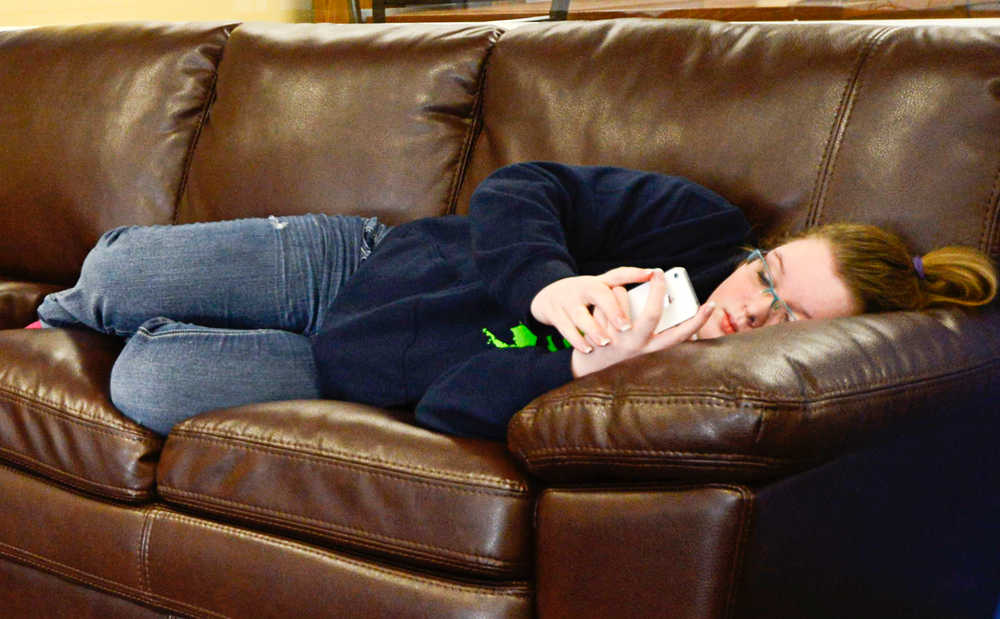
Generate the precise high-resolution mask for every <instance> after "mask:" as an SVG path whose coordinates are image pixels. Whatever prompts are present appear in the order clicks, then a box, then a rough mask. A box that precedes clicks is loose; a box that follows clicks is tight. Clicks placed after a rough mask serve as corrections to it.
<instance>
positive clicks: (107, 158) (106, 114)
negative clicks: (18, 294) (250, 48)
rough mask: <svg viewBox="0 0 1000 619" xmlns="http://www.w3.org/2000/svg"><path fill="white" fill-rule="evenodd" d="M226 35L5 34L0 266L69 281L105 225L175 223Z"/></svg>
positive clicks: (166, 28) (146, 31) (197, 31)
mask: <svg viewBox="0 0 1000 619" xmlns="http://www.w3.org/2000/svg"><path fill="white" fill-rule="evenodd" d="M229 30H230V26H223V25H219V24H178V25H156V24H145V25H139V24H128V25H110V24H102V25H89V26H77V27H47V28H37V29H26V30H14V31H6V32H0V229H2V230H3V231H4V232H3V234H4V238H3V242H0V273H3V274H4V276H6V277H12V278H21V279H24V280H28V281H38V282H49V283H55V284H59V283H61V284H71V283H72V282H73V281H75V279H76V275H77V272H78V270H79V267H80V264H81V263H82V262H83V258H84V256H85V255H86V253H87V251H88V250H89V249H90V248H91V247H92V246H93V244H94V242H96V240H97V237H98V236H99V235H100V234H101V233H102V232H104V231H105V230H107V229H108V228H112V227H115V226H118V225H123V224H158V223H170V222H171V220H172V219H173V215H174V209H175V207H176V204H177V200H178V195H179V192H180V188H181V183H182V178H183V173H184V170H185V166H186V162H187V155H188V152H189V150H190V148H191V146H192V144H193V142H194V139H195V136H196V134H197V131H198V128H199V126H200V124H201V120H202V112H203V110H204V108H205V106H206V103H207V101H208V96H209V93H210V91H211V84H212V80H213V78H214V75H215V66H216V63H217V61H218V58H219V56H220V55H221V53H222V48H223V46H224V45H225V41H226V38H227V36H228V32H229Z"/></svg>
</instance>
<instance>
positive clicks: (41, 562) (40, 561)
mask: <svg viewBox="0 0 1000 619" xmlns="http://www.w3.org/2000/svg"><path fill="white" fill-rule="evenodd" d="M5 549H7V550H5ZM0 553H2V554H4V555H6V556H8V557H10V558H11V559H13V560H14V561H19V562H23V563H28V564H30V565H34V566H35V567H38V568H40V569H42V570H45V571H47V572H53V573H56V574H60V575H62V576H63V577H65V578H69V579H70V580H73V581H76V582H82V583H85V584H93V585H96V586H98V587H102V588H103V589H104V590H106V591H111V592H113V593H115V594H119V595H120V594H125V595H128V594H129V593H131V592H134V591H135V588H134V587H130V586H128V585H126V584H123V583H119V582H117V581H114V580H110V579H107V578H104V577H103V576H98V575H97V574H91V573H90V572H85V571H83V570H80V569H77V568H75V567H73V566H71V565H67V564H65V563H63V562H61V561H58V560H56V559H53V558H50V557H43V556H41V555H39V554H36V553H33V552H31V551H29V550H25V549H23V548H18V547H16V546H11V545H10V544H6V543H4V542H0ZM138 593H139V594H140V595H139V596H138V599H140V600H143V601H146V602H147V603H148V602H150V601H153V602H154V603H168V604H176V605H179V606H182V607H186V608H188V609H192V610H195V611H198V612H199V613H202V614H204V615H207V616H212V617H224V616H223V615H220V614H218V613H214V612H212V611H210V610H208V609H205V608H201V607H199V606H196V605H194V604H190V603H188V602H181V601H180V600H174V599H171V598H165V597H162V596H159V595H156V594H151V593H146V592H144V591H141V590H140V591H138Z"/></svg>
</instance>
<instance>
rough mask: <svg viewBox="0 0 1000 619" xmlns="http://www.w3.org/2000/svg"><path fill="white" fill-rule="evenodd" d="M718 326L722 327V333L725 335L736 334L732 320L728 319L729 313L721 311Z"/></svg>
mask: <svg viewBox="0 0 1000 619" xmlns="http://www.w3.org/2000/svg"><path fill="white" fill-rule="evenodd" d="M719 326H721V327H722V332H723V333H725V334H726V335H732V334H733V333H736V327H735V326H734V325H733V319H732V318H730V317H729V312H727V311H726V310H722V320H721V321H720V322H719Z"/></svg>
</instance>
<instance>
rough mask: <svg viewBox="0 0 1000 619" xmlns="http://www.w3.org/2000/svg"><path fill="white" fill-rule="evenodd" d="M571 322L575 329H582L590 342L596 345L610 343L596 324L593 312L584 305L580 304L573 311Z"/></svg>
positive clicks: (605, 334) (606, 335)
mask: <svg viewBox="0 0 1000 619" xmlns="http://www.w3.org/2000/svg"><path fill="white" fill-rule="evenodd" d="M573 323H574V324H575V325H576V328H577V329H579V330H580V331H583V333H584V334H585V335H586V336H587V337H588V338H589V339H590V341H591V342H593V343H595V344H597V345H598V346H607V345H608V344H610V343H611V339H610V338H609V337H608V334H607V333H605V332H604V329H602V328H601V327H600V325H598V324H597V321H596V320H594V316H593V314H591V313H590V310H588V309H587V308H586V307H584V306H582V305H581V306H578V307H577V308H576V309H575V310H574V311H573Z"/></svg>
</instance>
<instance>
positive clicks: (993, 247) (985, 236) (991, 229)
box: [979, 167, 1000, 254]
mask: <svg viewBox="0 0 1000 619" xmlns="http://www.w3.org/2000/svg"><path fill="white" fill-rule="evenodd" d="M998 199H1000V167H998V168H997V171H996V173H995V174H994V175H993V187H992V188H991V190H990V194H989V195H988V196H987V197H986V209H985V210H986V213H985V216H984V217H983V219H984V221H983V232H982V236H981V237H980V240H979V247H980V249H982V250H983V251H985V252H986V253H990V254H991V253H993V252H994V251H1000V246H997V244H996V243H994V242H993V240H994V237H995V236H996V230H997V225H998V218H1000V208H998Z"/></svg>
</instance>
